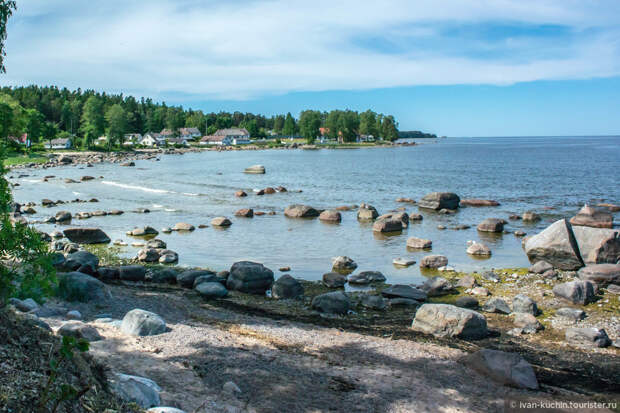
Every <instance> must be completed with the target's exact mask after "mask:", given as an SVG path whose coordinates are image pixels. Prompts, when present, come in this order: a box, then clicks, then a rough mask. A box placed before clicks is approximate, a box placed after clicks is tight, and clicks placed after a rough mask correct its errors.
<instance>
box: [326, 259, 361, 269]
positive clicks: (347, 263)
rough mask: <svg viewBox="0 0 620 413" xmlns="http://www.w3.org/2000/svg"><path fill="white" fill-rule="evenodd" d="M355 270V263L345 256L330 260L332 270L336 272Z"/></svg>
mask: <svg viewBox="0 0 620 413" xmlns="http://www.w3.org/2000/svg"><path fill="white" fill-rule="evenodd" d="M356 268H357V263H356V262H355V261H353V260H352V259H351V258H349V257H347V256H339V257H336V258H333V259H332V270H333V271H336V272H351V271H353V270H355V269H356Z"/></svg>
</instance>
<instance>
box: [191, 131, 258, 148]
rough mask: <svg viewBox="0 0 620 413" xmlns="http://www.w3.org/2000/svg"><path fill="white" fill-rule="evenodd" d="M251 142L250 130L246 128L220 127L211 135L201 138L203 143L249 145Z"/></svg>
mask: <svg viewBox="0 0 620 413" xmlns="http://www.w3.org/2000/svg"><path fill="white" fill-rule="evenodd" d="M248 143H250V132H248V131H247V129H245V128H228V129H219V130H218V131H217V132H215V134H213V135H211V136H204V137H203V138H202V139H201V140H200V144H201V145H218V146H231V145H247V144H248Z"/></svg>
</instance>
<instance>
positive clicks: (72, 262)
mask: <svg viewBox="0 0 620 413" xmlns="http://www.w3.org/2000/svg"><path fill="white" fill-rule="evenodd" d="M68 245H69V244H68ZM64 266H65V267H66V268H67V269H69V270H70V271H80V272H82V273H84V274H90V275H93V274H96V272H97V267H98V266H99V258H98V257H97V256H96V255H95V254H91V253H90V252H88V251H76V252H73V253H71V254H69V255H67V259H66V261H65V264H64Z"/></svg>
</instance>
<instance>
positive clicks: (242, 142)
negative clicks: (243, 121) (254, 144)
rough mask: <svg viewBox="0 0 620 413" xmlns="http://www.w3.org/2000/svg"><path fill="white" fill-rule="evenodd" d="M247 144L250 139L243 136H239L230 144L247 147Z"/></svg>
mask: <svg viewBox="0 0 620 413" xmlns="http://www.w3.org/2000/svg"><path fill="white" fill-rule="evenodd" d="M248 143H250V138H249V137H247V138H246V137H243V136H239V137H236V138H233V139H232V144H233V145H247V144H248Z"/></svg>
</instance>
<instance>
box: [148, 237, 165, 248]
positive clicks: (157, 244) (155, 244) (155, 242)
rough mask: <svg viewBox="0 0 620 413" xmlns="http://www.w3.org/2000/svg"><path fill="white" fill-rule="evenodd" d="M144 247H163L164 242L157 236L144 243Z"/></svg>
mask: <svg viewBox="0 0 620 413" xmlns="http://www.w3.org/2000/svg"><path fill="white" fill-rule="evenodd" d="M146 247H147V248H159V249H163V248H166V243H165V242H164V241H162V240H160V239H158V238H154V239H152V240H149V241H148V242H147V243H146Z"/></svg>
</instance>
